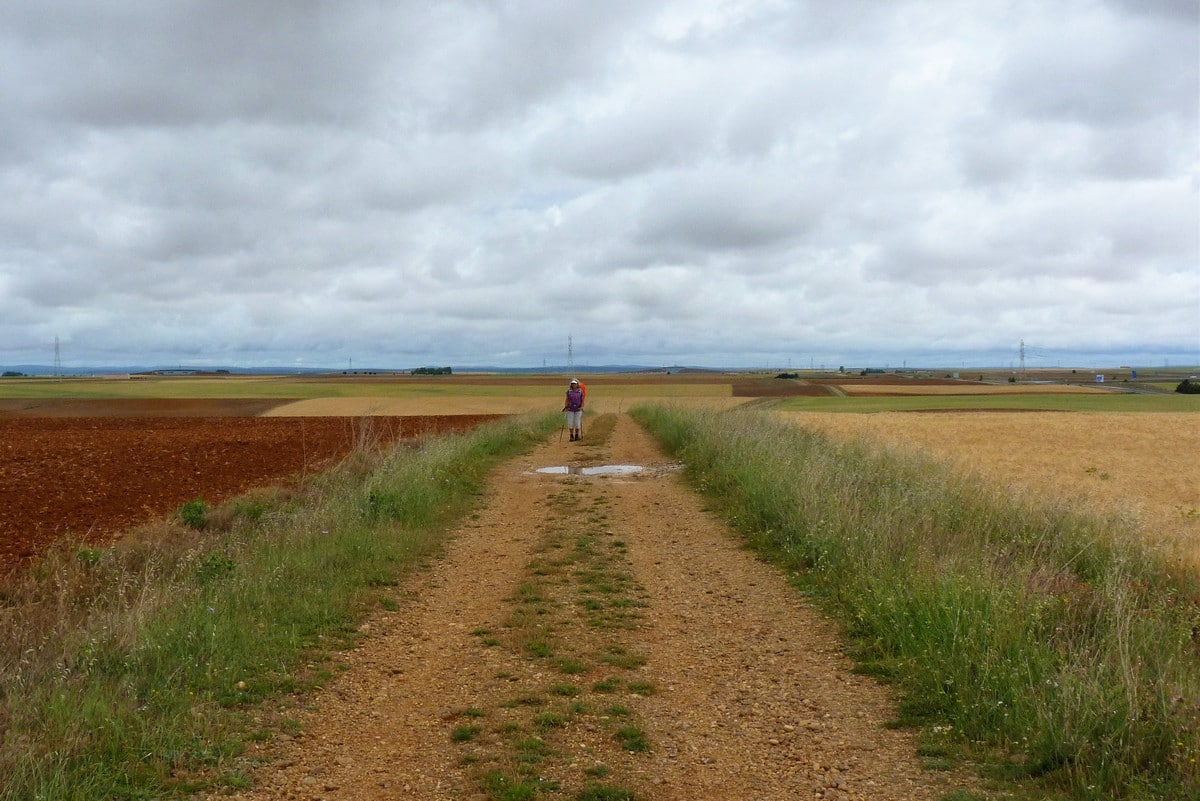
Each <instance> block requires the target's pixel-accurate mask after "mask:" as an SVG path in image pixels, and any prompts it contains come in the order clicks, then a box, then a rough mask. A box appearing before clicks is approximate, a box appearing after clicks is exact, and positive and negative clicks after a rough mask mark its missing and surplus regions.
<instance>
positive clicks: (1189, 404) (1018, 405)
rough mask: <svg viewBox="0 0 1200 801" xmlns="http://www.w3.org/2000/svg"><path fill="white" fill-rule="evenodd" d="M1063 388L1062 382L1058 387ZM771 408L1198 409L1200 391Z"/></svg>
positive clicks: (792, 403) (823, 401)
mask: <svg viewBox="0 0 1200 801" xmlns="http://www.w3.org/2000/svg"><path fill="white" fill-rule="evenodd" d="M1059 389H1060V390H1061V389H1063V387H1059ZM773 408H775V409H777V410H779V411H786V412H859V413H874V412H922V411H941V410H949V411H1043V412H1190V413H1200V395H1174V394H1172V395H1133V394H1126V393H1120V392H1111V391H1107V392H1095V393H1087V394H1083V393H1046V394H1032V395H1021V394H988V395H933V394H927V395H922V396H917V395H914V396H903V397H897V396H890V397H889V396H866V397H848V398H788V399H786V400H782V401H780V402H779V403H778V404H777V405H775V406H774V407H773Z"/></svg>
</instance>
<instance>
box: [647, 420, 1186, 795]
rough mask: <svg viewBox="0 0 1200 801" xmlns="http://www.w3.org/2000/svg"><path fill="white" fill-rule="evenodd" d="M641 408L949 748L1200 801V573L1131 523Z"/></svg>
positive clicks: (806, 434)
mask: <svg viewBox="0 0 1200 801" xmlns="http://www.w3.org/2000/svg"><path fill="white" fill-rule="evenodd" d="M636 416H637V417H638V419H639V421H641V422H642V423H643V424H644V425H645V426H647V427H648V428H649V429H650V430H651V431H653V432H654V433H655V434H656V435H657V436H658V438H659V439H660V440H661V441H662V442H663V443H664V444H665V446H666V447H667V448H668V449H669V450H671V451H672V452H673V453H675V454H676V455H677V456H679V457H680V458H681V459H682V460H683V461H685V462H686V463H687V465H688V469H689V474H690V475H691V477H692V479H693V480H694V481H695V482H696V484H697V486H698V487H700V488H701V489H702V490H704V491H705V492H706V493H707V494H709V495H711V496H712V497H713V498H715V499H717V500H718V501H719V503H720V507H721V509H722V510H723V512H724V513H725V514H726V515H727V516H728V517H729V519H730V520H731V521H732V522H733V523H734V524H735V525H736V526H737V527H738V528H739V529H740V530H741V531H743V532H744V533H745V534H746V535H747V536H748V537H749V538H750V540H751V541H752V542H753V543H754V544H755V545H756V546H757V547H759V548H761V549H762V550H764V551H766V552H769V553H771V554H773V555H774V556H775V557H776V558H777V559H779V560H780V562H781V563H782V564H784V565H785V566H787V567H788V568H789V569H792V570H795V571H798V574H799V575H800V576H801V577H802V580H803V581H804V583H805V585H806V586H807V587H808V589H809V590H810V591H811V592H813V593H814V594H815V595H816V596H817V597H819V598H821V599H822V601H823V602H824V603H825V604H826V605H827V607H828V609H829V610H830V611H831V612H832V613H833V614H835V615H836V616H837V617H838V618H839V619H841V620H842V621H843V622H844V624H845V626H846V629H847V632H848V635H849V636H850V638H851V639H852V641H853V645H854V651H855V655H856V657H857V658H858V660H859V661H860V663H861V664H862V665H863V669H864V670H868V671H871V672H874V673H877V674H879V675H881V676H883V677H886V678H888V679H889V680H891V681H894V682H895V683H896V685H897V686H898V687H899V688H900V689H901V691H902V700H901V703H900V710H899V718H898V719H899V720H900V721H901V722H903V723H906V724H910V725H917V726H921V727H924V731H925V732H926V736H927V737H932V738H935V739H937V740H938V741H939V744H938V747H951V746H952V747H955V748H958V749H968V750H970V751H972V752H973V754H974V756H976V757H978V756H980V755H986V754H988V753H994V752H995V751H999V752H1001V753H1003V754H1004V758H1003V759H1002V760H992V761H991V763H990V764H991V766H992V768H993V770H1001V769H1002V770H1003V771H1004V772H1005V773H1006V774H1008V775H1010V776H1013V777H1017V778H1020V779H1021V780H1023V781H1025V782H1028V783H1029V784H1030V786H1037V787H1041V788H1043V789H1045V790H1047V791H1054V792H1064V793H1068V794H1069V795H1070V796H1072V797H1075V798H1081V799H1113V798H1188V797H1200V766H1198V765H1197V762H1196V760H1197V755H1198V754H1200V607H1198V604H1200V586H1197V581H1196V577H1195V575H1194V574H1192V573H1190V572H1187V571H1179V570H1176V569H1173V567H1172V565H1171V564H1170V563H1169V562H1168V561H1167V560H1166V559H1164V558H1163V556H1162V554H1160V553H1157V552H1156V551H1154V550H1153V549H1152V548H1149V547H1147V546H1146V544H1145V543H1144V542H1142V541H1141V540H1140V539H1139V538H1138V537H1137V536H1136V535H1135V533H1134V532H1132V531H1130V530H1129V529H1128V528H1127V527H1125V526H1123V524H1122V522H1121V521H1120V520H1117V519H1104V518H1100V517H1093V516H1091V515H1088V514H1086V513H1084V512H1083V511H1081V510H1078V509H1072V508H1068V507H1064V506H1062V505H1060V504H1056V503H1047V502H1043V501H1041V500H1040V499H1039V498H1037V497H1034V496H1027V497H1022V496H1017V495H1013V494H1012V493H1010V492H1008V491H999V490H996V489H995V488H994V486H993V485H989V484H987V483H986V482H983V481H981V480H977V479H975V478H973V477H972V476H969V475H964V474H961V473H955V472H953V471H951V470H950V469H948V468H947V467H945V466H944V465H942V464H940V463H937V462H934V461H932V460H929V459H926V458H923V457H921V456H919V455H917V454H915V453H906V454H901V453H897V452H887V451H877V450H875V449H873V448H870V447H868V446H866V445H865V444H863V443H844V442H838V441H836V440H834V439H831V438H829V437H827V436H825V435H823V434H821V433H819V432H816V431H813V430H808V429H802V428H798V427H796V426H793V425H788V424H786V423H783V422H780V421H777V420H773V419H771V417H770V416H769V415H763V414H755V413H752V412H743V413H725V414H716V413H703V412H694V411H683V410H678V409H668V408H665V407H650V408H642V409H639V410H637V412H636ZM935 735H936V737H935Z"/></svg>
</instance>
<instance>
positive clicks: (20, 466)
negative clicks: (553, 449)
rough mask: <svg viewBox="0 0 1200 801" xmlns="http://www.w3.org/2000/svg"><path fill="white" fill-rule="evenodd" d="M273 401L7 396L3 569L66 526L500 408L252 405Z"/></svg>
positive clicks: (328, 460)
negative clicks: (436, 411) (417, 411)
mask: <svg viewBox="0 0 1200 801" xmlns="http://www.w3.org/2000/svg"><path fill="white" fill-rule="evenodd" d="M273 405H276V402H275V401H261V400H258V401H225V400H221V401H196V400H185V401H144V400H120V401H117V402H107V401H79V400H72V401H55V402H48V401H19V402H13V401H9V402H6V403H5V406H7V407H8V408H3V407H0V510H3V513H2V515H0V570H4V569H6V568H11V567H12V566H14V565H17V564H19V563H21V562H22V561H25V560H28V559H30V558H32V557H34V556H36V555H38V554H39V553H41V552H43V551H44V550H45V549H46V548H47V547H48V546H49V545H50V544H51V543H53V542H55V541H56V540H58V539H60V538H62V537H64V536H67V535H71V536H74V537H78V538H79V539H80V540H82V541H84V542H97V543H98V542H104V541H106V540H108V539H111V538H112V537H113V536H114V535H115V534H117V533H119V532H120V531H122V530H124V529H127V528H129V527H130V526H133V525H137V524H140V523H144V522H147V521H149V520H152V519H155V518H158V517H162V516H165V515H169V514H171V513H172V512H174V511H175V510H176V509H178V508H179V507H180V506H181V505H182V504H184V503H186V502H188V501H191V500H194V499H196V498H203V499H204V500H205V501H207V502H208V503H210V504H218V503H221V502H223V501H226V500H228V499H230V498H233V497H236V496H237V495H240V494H241V493H244V492H246V491H247V490H250V489H252V488H255V487H261V486H266V485H271V484H280V483H285V482H287V481H289V480H294V479H297V478H301V477H303V476H305V475H311V474H313V473H316V472H320V471H323V470H327V469H329V468H330V467H332V466H333V465H335V464H337V463H338V462H339V461H340V460H341V459H343V458H344V457H345V456H346V455H347V454H349V453H350V452H351V450H353V448H354V447H355V445H356V444H357V443H359V442H363V441H376V440H379V441H385V442H394V441H396V440H399V439H403V438H414V437H418V436H420V435H422V434H426V433H435V434H436V433H442V432H446V431H461V430H465V429H468V428H471V427H473V426H475V425H478V424H479V423H480V422H483V421H484V420H488V419H493V418H495V417H496V416H497V415H435V416H423V417H372V418H370V419H369V420H364V419H363V418H353V417H331V418H312V417H307V418H300V417H296V418H292V417H250V416H245V415H247V414H255V413H259V412H261V411H265V410H266V409H268V408H270V407H271V406H273ZM13 406H18V408H15V409H14V408H12V407H13ZM33 415H37V416H33ZM80 415H87V416H80ZM97 415H99V416H97ZM238 415H241V416H238Z"/></svg>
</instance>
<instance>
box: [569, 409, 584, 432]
mask: <svg viewBox="0 0 1200 801" xmlns="http://www.w3.org/2000/svg"><path fill="white" fill-rule="evenodd" d="M582 426H583V410H582V409H580V410H579V411H577V412H567V428H581V427H582Z"/></svg>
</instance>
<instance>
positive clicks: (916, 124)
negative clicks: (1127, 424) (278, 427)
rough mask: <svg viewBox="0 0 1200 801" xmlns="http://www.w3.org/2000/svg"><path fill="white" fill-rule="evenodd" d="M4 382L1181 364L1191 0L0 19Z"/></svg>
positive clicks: (1195, 300) (1199, 75) (251, 0)
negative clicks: (244, 373) (316, 372)
mask: <svg viewBox="0 0 1200 801" xmlns="http://www.w3.org/2000/svg"><path fill="white" fill-rule="evenodd" d="M0 98H2V99H3V103H2V104H0V197H3V198H4V201H3V203H0V304H2V308H3V310H4V311H3V314H2V315H0V365H4V364H20V363H42V364H46V363H49V362H50V360H51V359H52V358H53V343H54V341H55V338H56V337H57V338H58V339H59V341H60V343H61V355H62V360H63V364H64V366H66V367H85V366H88V365H100V364H177V363H179V364H187V365H197V366H206V365H207V366H217V367H220V366H227V367H234V366H251V365H264V366H290V365H305V366H328V367H336V368H343V367H345V366H347V365H348V364H349V363H350V362H351V360H352V361H353V364H354V366H355V367H360V366H361V367H367V366H372V367H396V368H402V367H412V366H420V365H426V364H437V365H442V364H449V365H500V366H540V365H541V364H542V363H543V362H544V361H545V362H548V363H550V364H561V363H563V362H565V360H566V355H567V354H566V351H567V337H568V336H571V337H572V340H573V344H574V358H575V361H576V363H578V364H606V363H617V362H621V363H630V362H633V363H641V364H679V363H683V364H697V365H707V366H718V367H727V366H759V365H772V366H783V365H785V364H793V365H794V366H804V367H807V366H809V365H810V364H813V365H826V366H839V365H843V364H844V365H847V366H849V365H856V366H885V365H888V366H893V367H899V366H901V364H908V365H909V366H913V365H918V364H931V365H937V366H958V365H960V364H961V365H971V366H984V365H997V364H999V365H1007V364H1010V363H1012V362H1013V361H1014V360H1015V359H1016V358H1017V349H1018V343H1019V342H1021V341H1022V340H1024V342H1025V343H1026V347H1027V353H1028V356H1029V359H1030V361H1029V365H1030V366H1039V365H1040V364H1047V365H1049V364H1058V363H1063V364H1065V365H1069V366H1073V364H1078V365H1080V366H1083V365H1085V364H1090V365H1094V364H1108V363H1110V362H1112V363H1114V364H1115V363H1116V362H1120V363H1122V364H1124V363H1129V362H1134V363H1140V364H1154V365H1161V364H1163V363H1164V362H1170V363H1173V364H1180V363H1189V364H1198V363H1200V4H1197V3H1196V2H1195V0H1056V1H1055V2H1043V1H1042V0H973V2H970V3H959V2H946V1H945V0H925V1H924V2H922V1H920V0H839V2H831V1H827V0H686V1H685V0H681V1H680V2H647V0H620V1H618V2H606V3H592V2H562V0H511V1H507V2H506V1H504V0H457V2H450V1H445V0H441V1H439V2H437V3H430V2H426V0H409V1H408V2H381V1H380V0H337V1H336V2H335V1H334V0H328V1H327V2H322V1H321V0H292V2H287V3H279V2H267V1H266V0H172V1H171V2H163V1H162V0H109V1H108V2H104V3H96V2H93V1H92V0H74V1H72V0H15V2H9V3H6V4H5V8H4V11H3V25H2V26H0Z"/></svg>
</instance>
